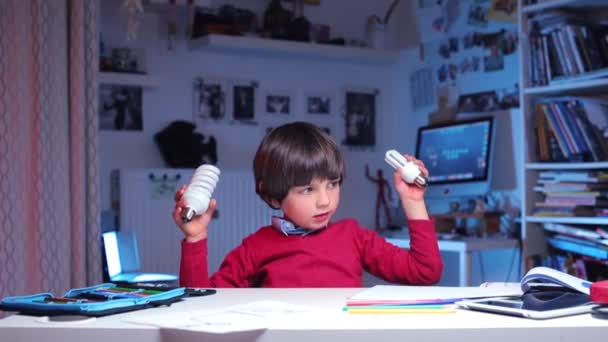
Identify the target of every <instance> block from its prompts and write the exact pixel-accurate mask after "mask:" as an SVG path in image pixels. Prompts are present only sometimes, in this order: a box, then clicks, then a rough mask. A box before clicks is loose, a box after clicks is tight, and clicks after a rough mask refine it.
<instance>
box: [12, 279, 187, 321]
mask: <svg viewBox="0 0 608 342" xmlns="http://www.w3.org/2000/svg"><path fill="white" fill-rule="evenodd" d="M184 295H185V288H183V287H178V288H170V289H163V288H162V287H159V288H153V289H151V288H146V287H138V286H128V285H120V286H119V285H117V284H114V283H104V284H99V285H95V286H91V287H83V288H76V289H71V290H69V291H68V292H66V293H65V294H64V295H63V296H62V297H56V296H54V295H53V294H52V293H49V292H44V293H37V294H33V295H26V296H13V297H5V298H3V299H2V302H1V303H0V310H4V311H18V312H19V313H21V314H26V315H35V316H56V315H82V316H94V317H98V316H105V315H111V314H116V313H121V312H127V311H133V310H140V309H145V308H149V307H155V306H159V305H170V304H171V303H174V302H177V301H179V300H181V298H182V297H184Z"/></svg>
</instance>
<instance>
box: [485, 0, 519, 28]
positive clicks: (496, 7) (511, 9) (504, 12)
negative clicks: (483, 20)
mask: <svg viewBox="0 0 608 342" xmlns="http://www.w3.org/2000/svg"><path fill="white" fill-rule="evenodd" d="M488 19H490V20H494V21H502V22H509V23H517V0H492V4H491V5H490V10H489V11H488Z"/></svg>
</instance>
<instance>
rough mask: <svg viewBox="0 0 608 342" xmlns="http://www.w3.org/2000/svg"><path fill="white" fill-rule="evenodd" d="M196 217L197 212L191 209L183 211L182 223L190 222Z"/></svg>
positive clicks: (187, 208)
mask: <svg viewBox="0 0 608 342" xmlns="http://www.w3.org/2000/svg"><path fill="white" fill-rule="evenodd" d="M194 215H196V211H194V209H192V208H190V207H186V208H184V209H183V210H182V221H184V222H190V221H192V218H193V217H194Z"/></svg>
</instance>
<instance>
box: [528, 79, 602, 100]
mask: <svg viewBox="0 0 608 342" xmlns="http://www.w3.org/2000/svg"><path fill="white" fill-rule="evenodd" d="M591 90H597V91H600V90H608V78H598V79H593V80H584V81H572V82H570V83H560V84H556V85H548V86H543V87H530V88H524V94H525V95H543V96H545V95H559V94H564V93H577V92H579V93H580V92H586V91H591Z"/></svg>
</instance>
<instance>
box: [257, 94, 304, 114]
mask: <svg viewBox="0 0 608 342" xmlns="http://www.w3.org/2000/svg"><path fill="white" fill-rule="evenodd" d="M260 106H261V110H260V112H261V113H265V114H266V115H271V116H273V117H283V116H290V115H293V114H294V110H295V96H294V95H293V93H292V92H290V91H286V90H264V91H261V96H260Z"/></svg>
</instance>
